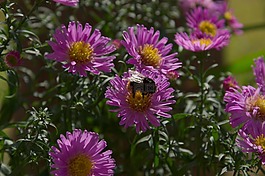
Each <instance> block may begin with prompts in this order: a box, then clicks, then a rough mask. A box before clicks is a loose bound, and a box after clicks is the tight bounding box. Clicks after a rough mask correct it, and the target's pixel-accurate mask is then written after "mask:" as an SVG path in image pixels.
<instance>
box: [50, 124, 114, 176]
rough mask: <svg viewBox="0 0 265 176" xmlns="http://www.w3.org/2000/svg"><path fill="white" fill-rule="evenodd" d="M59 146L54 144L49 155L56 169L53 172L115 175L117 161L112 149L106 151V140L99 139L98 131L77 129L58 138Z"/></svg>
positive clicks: (56, 174) (57, 175)
mask: <svg viewBox="0 0 265 176" xmlns="http://www.w3.org/2000/svg"><path fill="white" fill-rule="evenodd" d="M57 143H58V145H59V148H56V147H54V146H52V148H51V149H52V150H51V152H49V155H50V156H51V158H52V161H53V164H52V165H51V167H52V168H53V169H54V170H53V171H51V174H53V175H55V176H62V175H71V176H72V175H102V176H104V175H105V176H109V175H113V174H114V171H113V169H114V168H115V161H114V160H113V159H112V158H111V154H112V151H111V150H107V151H104V152H102V151H103V150H104V148H105V147H106V146H107V144H106V141H104V140H99V136H98V134H97V133H94V132H88V131H86V130H85V131H83V132H82V130H80V129H75V130H74V131H73V134H72V133H70V132H67V133H66V136H64V135H61V136H60V139H58V140H57Z"/></svg>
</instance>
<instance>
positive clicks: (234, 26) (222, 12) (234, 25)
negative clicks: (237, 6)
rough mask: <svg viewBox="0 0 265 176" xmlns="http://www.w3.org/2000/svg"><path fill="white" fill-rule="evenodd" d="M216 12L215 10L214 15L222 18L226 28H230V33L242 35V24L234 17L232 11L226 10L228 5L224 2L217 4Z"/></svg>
mask: <svg viewBox="0 0 265 176" xmlns="http://www.w3.org/2000/svg"><path fill="white" fill-rule="evenodd" d="M217 4H218V5H217V10H216V12H217V13H216V15H217V16H223V18H224V19H225V21H226V24H227V25H228V27H230V28H231V30H232V32H234V33H235V34H237V35H239V34H242V33H243V31H242V28H243V24H242V23H240V22H239V21H238V20H237V18H236V17H235V16H234V14H233V11H232V10H231V9H229V8H228V4H227V2H226V1H224V2H221V3H217Z"/></svg>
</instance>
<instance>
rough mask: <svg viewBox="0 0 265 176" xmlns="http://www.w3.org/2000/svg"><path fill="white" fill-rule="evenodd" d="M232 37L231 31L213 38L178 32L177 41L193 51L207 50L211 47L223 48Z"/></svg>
mask: <svg viewBox="0 0 265 176" xmlns="http://www.w3.org/2000/svg"><path fill="white" fill-rule="evenodd" d="M229 39H230V34H229V33H224V34H222V35H216V36H215V37H213V38H210V37H198V36H196V35H194V34H191V35H190V36H189V35H188V34H187V33H185V32H182V33H177V34H176V35H175V42H176V43H177V44H178V45H180V46H181V47H183V48H185V49H186V50H190V51H193V52H200V51H206V50H210V49H217V50H219V49H221V48H223V47H224V46H226V45H228V43H229Z"/></svg>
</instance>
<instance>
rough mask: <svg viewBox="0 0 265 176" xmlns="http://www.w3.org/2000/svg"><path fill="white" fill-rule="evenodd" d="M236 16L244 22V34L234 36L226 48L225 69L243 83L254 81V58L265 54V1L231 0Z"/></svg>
mask: <svg viewBox="0 0 265 176" xmlns="http://www.w3.org/2000/svg"><path fill="white" fill-rule="evenodd" d="M229 5H230V7H231V8H232V9H233V12H234V13H235V16H236V17H237V18H238V20H239V21H240V22H241V23H243V24H244V34H243V35H239V36H235V35H234V36H233V37H232V38H231V41H230V44H229V45H228V46H227V47H226V48H225V49H224V51H223V52H224V57H223V60H224V66H225V69H226V70H228V71H230V72H231V73H233V75H234V76H235V77H236V78H237V80H238V81H239V82H240V84H241V85H246V84H248V83H253V76H250V75H252V68H251V65H253V59H254V58H257V57H259V56H264V55H265V40H264V36H265V1H263V0H253V1H251V4H250V3H249V1H245V0H243V1H241V0H233V1H229Z"/></svg>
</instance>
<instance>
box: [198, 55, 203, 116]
mask: <svg viewBox="0 0 265 176" xmlns="http://www.w3.org/2000/svg"><path fill="white" fill-rule="evenodd" d="M199 59H200V73H199V76H200V91H201V96H200V100H201V103H200V117H201V118H202V115H203V107H204V88H203V85H204V77H203V59H204V58H199Z"/></svg>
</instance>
